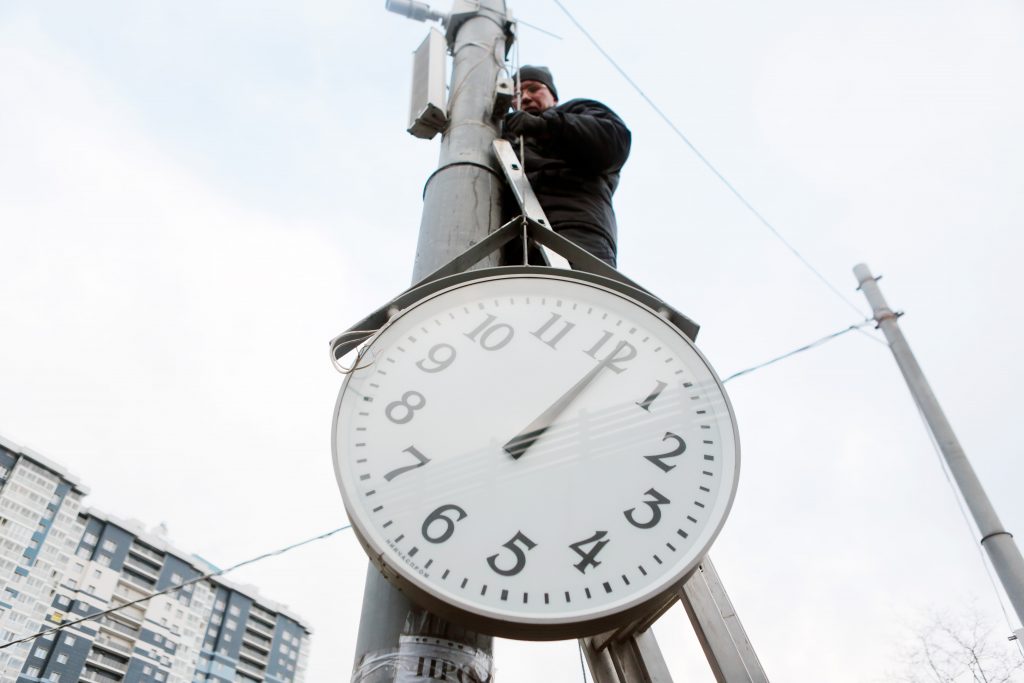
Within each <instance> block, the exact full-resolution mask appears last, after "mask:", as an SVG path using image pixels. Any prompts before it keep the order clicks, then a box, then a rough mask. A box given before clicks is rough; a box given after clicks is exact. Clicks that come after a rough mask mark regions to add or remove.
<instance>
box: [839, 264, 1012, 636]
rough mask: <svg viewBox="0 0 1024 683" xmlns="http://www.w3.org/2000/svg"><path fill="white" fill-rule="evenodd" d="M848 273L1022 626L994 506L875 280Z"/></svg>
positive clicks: (1006, 543) (860, 270)
mask: <svg viewBox="0 0 1024 683" xmlns="http://www.w3.org/2000/svg"><path fill="white" fill-rule="evenodd" d="M853 273H854V275H856V276H857V282H858V283H859V285H860V287H859V288H860V289H861V290H862V291H863V292H864V295H865V296H866V297H867V299H868V303H869V304H871V309H872V312H873V314H874V317H875V320H876V321H878V326H879V327H880V328H881V329H882V332H883V333H884V334H885V338H886V340H887V341H888V342H889V348H891V349H892V353H893V355H894V356H895V357H896V364H897V365H899V367H900V370H901V371H902V372H903V377H904V379H906V380H907V386H908V387H910V393H911V394H912V395H913V397H914V401H916V402H917V405H918V407H919V408H920V409H921V412H922V413H923V414H924V417H925V420H926V421H927V422H928V427H929V428H930V429H931V431H932V434H933V435H934V437H935V441H936V443H938V444H939V449H940V450H941V451H942V455H943V457H945V459H946V464H947V465H948V466H949V471H950V472H952V473H953V479H954V480H955V481H956V483H957V486H959V487H960V493H961V495H963V498H964V500H965V501H966V502H967V507H968V508H969V509H970V511H971V514H972V515H973V516H974V522H975V524H977V525H978V531H979V532H980V533H981V545H982V547H984V548H985V550H986V551H988V556H989V559H990V560H991V561H992V566H993V567H995V570H996V574H998V575H999V580H1000V581H1001V582H1002V584H1003V589H1004V590H1005V591H1006V594H1007V595H1008V596H1009V598H1010V602H1011V603H1012V604H1013V609H1014V610H1015V611H1016V612H1017V619H1018V620H1019V621H1020V622H1022V623H1024V559H1022V558H1021V554H1020V550H1019V549H1018V548H1017V544H1016V543H1015V542H1014V540H1013V535H1012V534H1010V532H1008V531H1007V530H1006V529H1004V528H1003V525H1002V522H1000V521H999V517H998V515H996V511H995V508H993V507H992V503H990V502H989V499H988V496H987V495H985V490H984V489H983V488H982V486H981V482H980V481H978V477H977V475H976V474H975V473H974V468H972V467H971V463H970V462H969V461H968V460H967V455H966V454H965V453H964V449H963V448H962V447H961V446H960V442H959V441H958V440H957V438H956V434H954V433H953V427H952V426H951V425H950V424H949V420H947V419H946V415H945V414H944V413H943V412H942V408H941V407H940V406H939V401H938V399H937V398H935V394H934V393H933V392H932V388H931V386H929V384H928V380H926V379H925V376H924V372H922V371H921V366H920V365H918V364H917V359H916V358H914V354H913V352H912V351H911V350H910V345H909V344H907V340H906V339H905V338H904V337H903V332H901V331H900V327H899V324H898V323H897V321H896V318H897V315H896V314H895V313H893V311H892V309H890V308H889V304H887V303H886V301H885V298H884V297H883V296H882V292H881V290H880V289H879V288H878V282H877V278H875V277H874V276H872V275H871V271H870V270H869V269H868V267H867V266H866V265H864V264H863V263H861V264H858V265H857V266H854V269H853ZM1018 633H1019V632H1018Z"/></svg>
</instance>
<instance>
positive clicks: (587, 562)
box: [569, 531, 608, 574]
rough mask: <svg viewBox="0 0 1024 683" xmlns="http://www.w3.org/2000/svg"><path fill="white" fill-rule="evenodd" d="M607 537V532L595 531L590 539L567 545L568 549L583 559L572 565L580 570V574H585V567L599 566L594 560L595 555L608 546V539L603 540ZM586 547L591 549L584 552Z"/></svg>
mask: <svg viewBox="0 0 1024 683" xmlns="http://www.w3.org/2000/svg"><path fill="white" fill-rule="evenodd" d="M607 535H608V532H607V531H595V532H594V535H593V536H591V537H590V538H584V539H583V540H582V541H576V542H575V543H570V544H569V548H570V549H571V550H572V551H573V552H574V553H576V554H577V555H579V556H580V557H582V558H583V559H582V560H580V561H579V562H577V563H576V564H575V565H573V566H574V567H576V569H579V570H580V574H586V573H587V567H596V566H597V565H599V564H601V563H600V562H599V561H597V560H596V559H594V558H596V557H597V554H598V553H599V552H601V549H602V548H604V547H605V546H606V545H608V539H606V538H605V536H607ZM588 545H589V546H591V548H590V549H589V550H584V547H585V546H588Z"/></svg>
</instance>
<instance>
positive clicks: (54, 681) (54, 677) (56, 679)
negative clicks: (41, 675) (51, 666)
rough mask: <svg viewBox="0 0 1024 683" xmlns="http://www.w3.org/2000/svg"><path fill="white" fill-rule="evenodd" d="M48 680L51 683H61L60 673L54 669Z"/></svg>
mask: <svg viewBox="0 0 1024 683" xmlns="http://www.w3.org/2000/svg"><path fill="white" fill-rule="evenodd" d="M47 680H49V681H50V683H60V674H59V673H57V672H56V671H54V672H53V673H51V674H50V677H49V678H48V679H47Z"/></svg>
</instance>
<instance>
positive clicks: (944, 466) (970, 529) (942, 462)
mask: <svg viewBox="0 0 1024 683" xmlns="http://www.w3.org/2000/svg"><path fill="white" fill-rule="evenodd" d="M914 407H916V408H917V414H918V416H919V417H920V418H921V422H922V424H924V431H925V433H927V434H928V440H929V441H930V442H931V444H932V450H933V451H934V452H935V457H936V458H937V459H938V461H939V468H940V469H941V470H942V474H943V476H944V477H945V478H946V483H947V484H949V488H950V490H952V492H953V500H955V501H956V506H957V508H958V509H959V510H960V516H961V517H963V520H964V524H965V525H966V526H967V533H968V534H970V536H971V545H973V546H974V547H975V548H976V549H977V550H978V555H979V557H980V558H981V566H982V567H984V569H985V575H986V576H987V577H988V582H989V583H990V584H992V592H993V593H995V596H996V602H997V603H998V604H999V609H1000V610H1002V612H1003V619H1004V620H1006V626H1007V628H1009V629H1010V632H1011V633H1013V620H1012V619H1011V618H1010V613H1009V611H1008V610H1007V609H1006V604H1005V603H1004V602H1003V594H1002V593H1001V592H1000V590H999V585H998V584H997V583H996V578H995V577H994V576H993V575H992V569H993V568H992V567H991V566H990V564H991V559H990V558H989V557H988V555H987V554H986V553H985V549H984V548H983V547H982V545H981V543H977V542H975V540H974V539H975V534H976V533H978V534H980V531H979V530H978V529H977V527H976V525H975V524H974V522H973V520H972V519H971V517H970V516H969V515H968V514H967V510H966V509H965V508H964V499H963V495H962V494H961V493H960V489H959V488H958V487H957V485H956V483H955V482H954V481H953V475H952V472H950V470H949V463H947V462H946V458H945V457H944V456H943V455H942V449H941V448H940V447H939V442H938V441H937V440H936V439H935V434H934V433H933V432H932V428H931V425H929V424H928V419H927V418H926V417H925V414H924V410H922V409H921V405H920V404H919V403H918V402H917V399H916V397H915V399H914ZM1014 643H1015V644H1016V645H1017V649H1019V650H1020V652H1021V654H1022V655H1024V643H1022V642H1021V640H1020V639H1019V638H1018V639H1016V640H1015V641H1014Z"/></svg>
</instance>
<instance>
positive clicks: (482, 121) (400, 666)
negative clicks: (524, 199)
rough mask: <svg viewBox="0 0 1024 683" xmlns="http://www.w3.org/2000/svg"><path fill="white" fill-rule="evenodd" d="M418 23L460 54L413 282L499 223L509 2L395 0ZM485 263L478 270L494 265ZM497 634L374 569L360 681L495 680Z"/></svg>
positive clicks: (366, 599)
mask: <svg viewBox="0 0 1024 683" xmlns="http://www.w3.org/2000/svg"><path fill="white" fill-rule="evenodd" d="M387 8H388V9H389V10H391V11H394V12H398V13H399V14H404V15H405V16H407V17H409V18H412V19H419V20H421V21H422V20H437V19H440V20H442V21H443V22H444V24H445V27H446V29H447V35H446V38H447V42H448V48H449V50H450V52H451V54H452V55H453V64H452V77H451V87H450V95H449V99H448V106H447V108H448V111H447V115H448V124H447V127H446V128H445V130H444V134H443V137H442V139H441V155H440V160H439V163H438V168H437V170H436V171H434V172H433V174H431V176H430V177H429V179H428V180H427V183H426V188H425V190H424V195H423V216H422V219H421V223H420V232H419V241H418V243H417V248H416V261H415V263H414V265H413V277H412V279H413V282H418V281H420V280H421V279H423V278H424V277H425V276H426V275H429V274H430V273H431V272H433V271H434V270H436V269H437V268H438V267H439V266H441V265H443V264H445V263H447V262H448V261H450V260H451V259H453V258H455V257H456V256H458V255H459V254H461V253H462V252H463V251H465V250H466V249H468V248H469V247H470V246H472V245H473V244H475V243H477V242H479V241H480V240H482V239H483V238H485V237H486V236H487V235H488V234H489V233H490V232H492V231H493V230H495V229H496V228H498V227H500V225H501V206H500V201H501V192H502V187H503V182H504V181H503V180H502V176H501V174H500V171H499V170H498V169H497V166H496V165H495V161H494V160H493V155H492V152H491V143H492V141H493V140H494V139H495V138H497V137H498V128H497V123H496V121H495V117H494V109H495V105H494V103H495V93H496V84H497V81H498V73H499V69H501V68H502V66H503V64H504V61H505V46H506V40H507V38H508V36H507V34H506V31H507V12H506V8H505V2H504V0H479V2H475V1H474V2H467V1H466V0H455V2H454V7H453V9H452V11H451V12H450V13H449V14H447V15H442V14H439V13H437V12H434V11H433V10H431V9H430V8H429V7H427V5H426V4H425V3H423V2H415V1H410V0H388V2H387ZM494 265H497V261H496V260H494V259H493V258H492V259H485V261H484V262H482V263H481V264H479V265H478V266H477V267H485V266H494ZM492 641H493V639H492V638H491V636H487V635H483V634H478V633H475V632H472V631H470V630H469V629H466V628H463V627H460V626H457V625H455V624H451V623H448V622H446V621H445V620H443V619H441V618H439V617H437V616H435V615H433V614H430V613H428V612H426V611H425V610H423V609H421V608H419V607H417V606H416V605H414V604H413V603H411V602H410V601H409V600H408V598H406V597H405V596H404V595H403V594H402V593H400V592H399V591H398V590H397V589H395V588H394V587H393V586H392V585H391V584H390V583H389V582H388V581H387V580H386V579H385V578H384V577H383V576H382V575H381V573H380V572H379V571H378V570H377V569H376V568H375V567H374V566H373V565H370V567H369V570H368V572H367V577H366V587H365V589H364V592H363V609H362V615H361V616H360V622H359V636H358V640H357V642H356V653H355V664H354V669H355V671H356V672H357V674H356V675H355V676H354V677H353V679H352V680H353V683H401V682H404V681H409V680H412V679H413V678H415V677H417V676H424V675H429V676H430V677H431V678H439V679H441V680H444V679H445V678H447V679H448V680H459V681H464V683H488V682H489V681H490V680H491V661H492Z"/></svg>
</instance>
